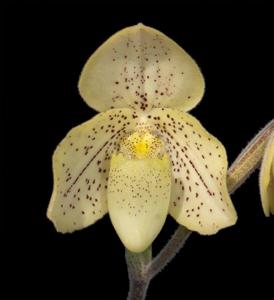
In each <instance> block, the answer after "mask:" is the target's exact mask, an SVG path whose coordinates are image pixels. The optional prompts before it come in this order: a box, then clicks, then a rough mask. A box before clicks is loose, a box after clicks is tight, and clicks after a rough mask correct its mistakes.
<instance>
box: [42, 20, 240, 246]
mask: <svg viewBox="0 0 274 300" xmlns="http://www.w3.org/2000/svg"><path fill="white" fill-rule="evenodd" d="M79 90H80V94H81V96H82V97H83V99H84V100H85V102H86V103H87V104H88V105H89V106H90V107H92V108H93V109H95V110H97V111H99V112H100V113H99V114H98V115H96V116H95V117H93V118H92V119H91V120H89V121H87V122H85V123H83V124H81V125H79V126H77V127H75V128H73V129H72V130H71V131H70V132H69V133H68V134H67V136H66V137H65V138H64V139H63V140H62V142H61V143H60V144H59V145H58V147H57V149H56V150H55V152H54V155H53V172H54V189H53V193H52V197H51V200H50V203H49V207H48V211H47V216H48V218H49V219H50V220H51V221H52V222H53V223H54V225H55V228H56V229H57V231H59V232H62V233H66V232H73V231H75V230H80V229H82V228H85V227H87V226H89V225H91V224H93V223H95V222H96V221H97V220H99V219H100V218H102V217H103V216H104V215H105V214H106V213H107V212H108V213H109V216H110V219H111V222H112V224H113V226H114V228H115V230H116V232H117V234H118V236H119V237H120V239H121V241H122V242H123V244H124V245H125V247H126V248H127V249H129V250H130V251H132V252H141V251H144V250H145V249H146V248H147V247H149V246H150V245H151V244H152V242H153V240H154V239H155V238H156V236H157V235H158V234H159V232H160V230H161V228H162V227H163V225H164V222H165V220H166V218H167V215H168V214H170V215H171V216H172V217H173V218H174V219H175V220H176V221H177V222H178V223H179V224H181V225H184V226H185V227H187V228H188V229H190V230H193V231H196V232H198V233H200V234H206V235H209V234H215V233H216V232H217V231H219V230H220V229H222V228H225V227H228V226H231V225H234V224H235V222H236V219H237V215H236V212H235V209H234V207H233V204H232V202H231V199H230V197H229V194H228V191H227V185H226V173H227V157H226V152H225V149H224V147H223V145H222V144H221V143H220V142H219V141H218V140H217V139H216V138H215V137H213V136H212V135H210V134H209V133H208V132H207V131H206V130H205V129H204V128H203V127H202V125H201V124H200V123H199V121H198V120H196V119H195V118H194V117H192V116H191V115H190V114H188V113H187V111H189V110H190V109H192V108H193V107H195V106H196V105H197V104H198V103H199V102H200V101H201V98H202V96H203V93H204V79H203V76H202V74H201V71H200V69H199V67H198V66H197V64H196V63H195V61H194V60H193V59H192V58H191V57H190V56H189V55H188V54H187V53H186V52H185V51H184V50H183V49H182V48H181V47H180V46H179V45H177V44H176V43H175V42H174V41H173V40H171V39H170V38H168V37H167V36H165V35H164V34H163V33H161V32H159V31H157V30H155V29H153V28H150V27H147V26H144V25H142V24H138V25H136V26H132V27H128V28H125V29H123V30H121V31H119V32H118V33H116V34H114V35H113V36H112V37H111V38H109V39H108V40H107V41H106V42H105V43H104V44H103V45H102V46H101V47H99V48H98V49H97V50H96V51H95V53H94V54H93V55H92V56H91V57H90V58H89V60H88V61H87V63H86V65H85V66H84V68H83V71H82V74H81V77H80V81H79Z"/></svg>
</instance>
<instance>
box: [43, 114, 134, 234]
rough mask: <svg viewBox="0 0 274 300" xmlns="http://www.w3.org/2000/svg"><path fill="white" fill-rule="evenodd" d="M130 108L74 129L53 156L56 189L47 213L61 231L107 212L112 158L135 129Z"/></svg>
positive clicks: (72, 229)
mask: <svg viewBox="0 0 274 300" xmlns="http://www.w3.org/2000/svg"><path fill="white" fill-rule="evenodd" d="M133 115H134V113H133V112H132V111H131V110H130V109H122V110H118V109H114V110H110V111H107V112H105V113H101V114H98V115H97V116H95V117H94V118H92V119H91V120H89V121H87V122H85V123H83V124H81V125H80V126H77V127H75V128H73V129H72V130H71V131H70V132H69V133H68V134H67V136H66V137H65V138H64V139H63V141H62V142H61V143H60V144H59V145H58V146H57V148H56V150H55V152H54V155H53V173H54V189H53V193H52V197H51V200H50V203H49V207H48V211H47V216H48V218H49V219H50V220H51V221H52V222H53V223H54V225H55V227H56V230H57V231H59V232H63V233H65V232H72V231H74V230H78V229H82V228H84V227H86V226H88V225H91V224H93V223H94V222H95V221H96V220H98V219H100V218H101V217H102V216H103V215H104V214H105V213H106V212H107V181H108V173H109V163H110V158H111V155H112V153H113V151H115V149H116V146H117V145H118V143H119V141H120V140H121V138H122V137H123V136H124V134H126V133H127V132H129V131H131V130H132V129H133V128H135V121H134V119H133V118H132V116H133Z"/></svg>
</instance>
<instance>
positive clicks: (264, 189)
mask: <svg viewBox="0 0 274 300" xmlns="http://www.w3.org/2000/svg"><path fill="white" fill-rule="evenodd" d="M259 187H260V193H261V201H262V206H263V211H264V214H265V216H266V217H269V216H270V214H274V132H273V133H272V135H271V136H270V138H269V141H268V143H267V145H266V148H265V152H264V156H263V160H262V165H261V171H260V177H259Z"/></svg>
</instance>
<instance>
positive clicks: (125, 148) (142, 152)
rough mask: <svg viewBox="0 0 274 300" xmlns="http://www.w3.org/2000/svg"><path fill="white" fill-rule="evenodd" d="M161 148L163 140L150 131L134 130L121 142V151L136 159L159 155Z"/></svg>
mask: <svg viewBox="0 0 274 300" xmlns="http://www.w3.org/2000/svg"><path fill="white" fill-rule="evenodd" d="M161 150H162V142H161V140H160V139H159V138H158V137H156V136H154V135H152V134H150V133H149V132H148V131H137V132H134V133H133V134H131V135H130V136H129V137H127V138H126V139H125V140H124V141H123V143H122V144H121V152H122V153H123V154H124V155H126V156H128V157H131V158H134V159H145V158H152V157H157V156H158V155H159V154H160V152H161Z"/></svg>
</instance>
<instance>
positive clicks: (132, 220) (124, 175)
mask: <svg viewBox="0 0 274 300" xmlns="http://www.w3.org/2000/svg"><path fill="white" fill-rule="evenodd" d="M170 175H171V174H170V164H169V159H168V157H167V155H164V156H163V157H162V158H149V159H128V158H126V157H124V156H123V155H122V154H119V155H114V156H113V158H112V160H111V168H110V174H109V183H108V184H109V185H108V207H109V215H110V218H111V221H112V224H113V226H114V228H115V230H116V232H117V234H118V235H119V237H120V239H121V241H122V242H123V244H124V245H125V247H126V248H127V249H129V250H130V251H132V252H142V251H144V250H145V249H146V248H147V247H149V246H150V245H151V244H152V242H153V240H154V239H155V238H156V236H157V235H158V233H159V232H160V230H161V228H162V226H163V224H164V222H165V219H166V217H167V214H168V207H169V201H170V187H171V178H170Z"/></svg>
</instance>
